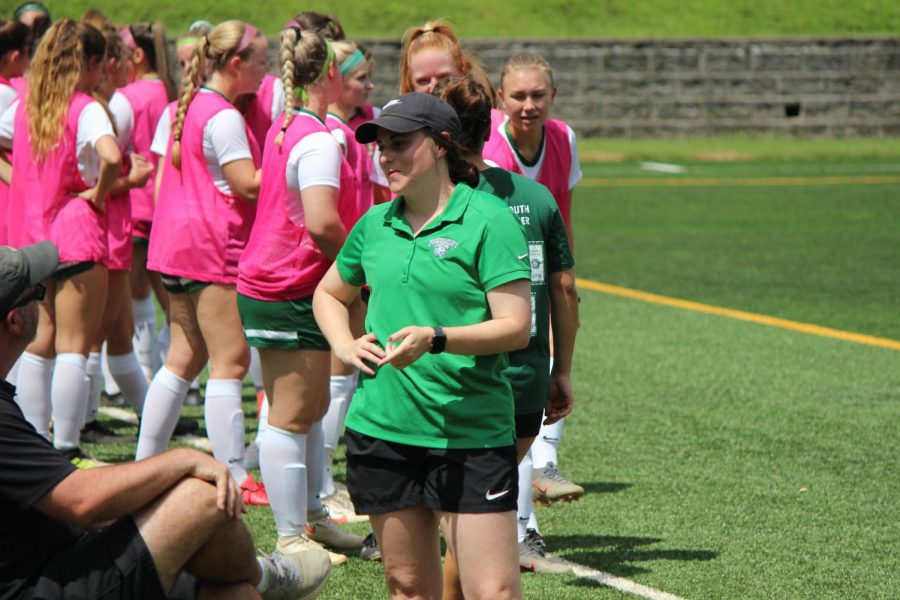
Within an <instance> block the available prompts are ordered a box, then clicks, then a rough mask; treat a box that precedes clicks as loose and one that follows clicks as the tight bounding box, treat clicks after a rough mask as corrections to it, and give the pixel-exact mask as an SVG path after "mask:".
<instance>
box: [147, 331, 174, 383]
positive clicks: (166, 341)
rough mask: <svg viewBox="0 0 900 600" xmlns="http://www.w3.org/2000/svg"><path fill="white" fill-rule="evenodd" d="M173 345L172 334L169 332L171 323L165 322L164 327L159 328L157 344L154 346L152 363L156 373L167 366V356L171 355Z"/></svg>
mask: <svg viewBox="0 0 900 600" xmlns="http://www.w3.org/2000/svg"><path fill="white" fill-rule="evenodd" d="M154 322H155V321H154ZM171 343H172V332H171V331H170V330H169V323H168V321H163V324H162V327H160V328H159V335H157V336H156V343H155V344H154V346H153V356H152V361H151V363H152V367H153V372H154V373H155V372H156V371H159V370H160V369H161V368H162V366H163V365H164V364H166V354H168V353H169V345H170V344H171Z"/></svg>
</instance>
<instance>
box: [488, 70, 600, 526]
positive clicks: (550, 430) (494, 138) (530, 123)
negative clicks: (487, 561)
mask: <svg viewBox="0 0 900 600" xmlns="http://www.w3.org/2000/svg"><path fill="white" fill-rule="evenodd" d="M556 91H557V90H556V85H555V84H554V81H553V70H552V69H551V68H550V64H549V63H548V62H547V61H546V60H545V59H544V58H543V57H541V56H539V55H537V54H534V53H531V52H523V53H520V54H516V55H515V56H513V57H511V58H510V59H509V61H508V62H507V63H506V66H504V67H503V71H502V73H501V75H500V91H499V97H500V99H501V100H502V102H503V111H504V112H505V113H506V114H505V116H504V118H503V119H501V120H500V121H499V122H497V121H493V122H492V123H491V129H492V131H491V135H490V139H489V140H488V141H487V143H486V144H485V146H484V152H483V154H484V158H485V159H487V160H490V161H492V162H493V163H494V164H496V165H497V166H499V167H501V168H503V169H506V170H508V171H512V172H513V173H518V174H520V175H525V176H526V177H528V178H529V179H533V180H535V181H537V182H538V183H541V184H543V185H544V186H546V187H547V189H548V190H550V193H551V194H552V195H553V198H554V200H556V204H557V206H558V207H559V213H560V215H561V216H562V219H563V223H565V226H566V233H567V234H568V236H569V244H570V248H574V238H573V236H572V222H571V208H572V190H573V189H574V187H575V185H576V184H577V183H578V182H579V181H581V177H582V173H581V165H580V163H579V161H578V147H577V145H576V140H575V132H574V131H572V128H571V127H569V126H568V125H567V124H566V123H565V122H564V121H560V120H558V119H551V118H550V111H551V109H552V107H553V102H554V100H555V99H556ZM563 423H564V420H563V419H560V420H559V421H556V422H555V423H553V424H544V425H542V426H541V430H540V434H539V435H538V437H537V439H536V440H535V441H534V444H533V445H532V447H531V452H530V458H531V459H532V460H533V465H534V482H533V491H534V495H535V501H536V502H538V503H540V504H550V503H552V502H556V501H558V500H562V501H571V500H577V499H578V498H580V497H582V496H583V495H584V488H583V487H581V486H580V485H578V484H576V483H573V482H572V481H569V480H568V479H567V478H566V477H564V476H563V475H562V474H561V473H560V472H559V459H558V453H557V448H558V446H559V444H560V442H561V440H562V431H563ZM527 460H528V458H526V462H527ZM528 528H529V529H534V530H535V531H536V532H537V521H536V520H535V518H534V515H533V513H532V515H531V517H530V521H529V525H528Z"/></svg>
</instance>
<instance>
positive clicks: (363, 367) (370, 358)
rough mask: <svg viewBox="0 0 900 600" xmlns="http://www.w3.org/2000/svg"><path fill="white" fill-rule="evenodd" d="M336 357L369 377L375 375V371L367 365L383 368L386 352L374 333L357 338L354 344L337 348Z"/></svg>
mask: <svg viewBox="0 0 900 600" xmlns="http://www.w3.org/2000/svg"><path fill="white" fill-rule="evenodd" d="M334 353H335V355H337V357H338V359H340V361H341V362H342V363H344V364H345V365H353V366H354V367H356V368H357V369H359V370H360V371H362V372H363V373H366V374H367V375H374V374H375V371H374V370H372V368H371V367H370V366H369V365H367V364H366V363H372V364H375V365H378V366H381V363H382V361H383V360H384V356H385V353H384V350H383V349H382V348H381V346H379V345H378V338H376V337H375V334H374V333H367V334H366V335H364V336H362V337H359V338H356V339H355V340H353V343H352V344H347V345H345V346H343V347H342V348H335V351H334Z"/></svg>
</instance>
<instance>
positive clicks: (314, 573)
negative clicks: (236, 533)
mask: <svg viewBox="0 0 900 600" xmlns="http://www.w3.org/2000/svg"><path fill="white" fill-rule="evenodd" d="M259 562H260V566H261V567H262V568H263V570H264V571H265V573H264V577H265V580H266V589H265V590H264V591H263V592H262V597H263V598H264V599H265V600H295V599H296V600H311V599H312V598H315V597H316V596H318V595H319V593H320V592H321V591H322V588H323V587H325V583H326V582H327V581H328V576H329V574H330V573H331V562H330V561H329V560H328V555H327V554H326V553H325V552H324V551H323V550H322V549H321V548H308V549H304V550H303V551H300V552H295V553H291V554H286V553H283V552H281V551H278V550H276V551H275V552H274V553H272V554H271V555H269V556H263V557H260V559H259Z"/></svg>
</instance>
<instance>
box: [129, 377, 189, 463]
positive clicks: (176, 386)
mask: <svg viewBox="0 0 900 600" xmlns="http://www.w3.org/2000/svg"><path fill="white" fill-rule="evenodd" d="M189 385H190V382H189V381H188V380H187V379H182V378H181V377H179V376H178V375H176V374H175V373H173V372H172V371H170V370H169V369H167V368H166V367H165V366H164V367H163V368H161V369H160V370H159V371H157V372H156V375H155V376H154V377H153V381H151V382H150V387H149V388H147V397H146V398H145V399H144V410H143V411H141V430H140V433H139V435H138V443H137V452H136V454H135V460H141V459H144V458H147V457H150V456H155V455H157V454H161V453H162V452H163V451H165V449H166V446H167V445H168V444H169V439H170V438H171V437H172V433H173V432H174V431H175V425H177V424H178V416H179V415H180V414H181V405H182V404H183V403H184V397H185V396H186V395H187V391H188V386H189Z"/></svg>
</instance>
